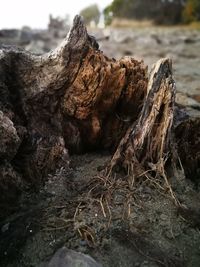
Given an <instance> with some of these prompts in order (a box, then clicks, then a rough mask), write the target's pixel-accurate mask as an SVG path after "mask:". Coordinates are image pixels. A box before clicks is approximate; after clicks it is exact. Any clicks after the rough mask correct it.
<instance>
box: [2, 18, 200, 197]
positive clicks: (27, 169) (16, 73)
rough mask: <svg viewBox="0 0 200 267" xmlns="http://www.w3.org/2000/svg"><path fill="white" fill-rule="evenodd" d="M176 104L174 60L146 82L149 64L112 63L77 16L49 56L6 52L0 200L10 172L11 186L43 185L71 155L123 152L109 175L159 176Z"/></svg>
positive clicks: (164, 63) (159, 65) (161, 63)
mask: <svg viewBox="0 0 200 267" xmlns="http://www.w3.org/2000/svg"><path fill="white" fill-rule="evenodd" d="M174 103H175V84H174V80H173V78H172V68H171V62H170V61H169V60H168V59H162V60H160V61H158V62H157V63H156V64H155V67H154V68H153V69H152V71H151V74H150V78H149V81H148V76H147V67H146V66H145V65H144V64H143V62H139V61H137V60H135V59H133V58H130V57H125V58H122V59H120V60H118V61H116V60H115V59H110V58H108V57H106V56H105V55H104V54H103V52H102V51H100V50H99V47H98V44H97V42H96V41H95V39H94V37H92V36H90V35H88V33H87V30H86V28H85V26H84V24H83V21H82V19H81V17H79V16H76V17H75V19H74V23H73V27H72V29H71V31H70V32H69V34H68V37H67V38H66V39H65V40H64V41H63V42H62V43H61V45H60V46H59V47H58V48H57V49H55V50H54V51H52V52H50V53H48V54H45V55H42V56H36V55H32V54H30V53H28V52H26V51H24V50H20V49H16V48H11V47H1V49H0V123H1V125H0V142H1V147H0V194H1V195H3V194H4V195H5V187H6V182H5V177H7V176H6V175H5V173H6V171H7V175H8V173H9V177H12V178H9V183H10V182H11V181H15V180H18V181H19V182H18V183H16V184H20V185H21V181H24V180H25V181H26V182H31V183H32V184H37V183H38V182H39V181H41V180H42V179H43V177H46V176H47V174H48V173H49V172H52V171H55V170H56V169H57V168H59V167H67V166H68V163H69V154H68V153H77V152H78V153H80V152H86V151H90V150H95V149H111V150H114V149H116V147H117V146H118V147H117V150H116V152H115V153H114V156H113V158H112V160H111V164H110V170H113V168H114V166H116V165H117V166H120V167H123V168H125V169H126V170H127V171H130V170H131V171H132V173H133V174H139V175H140V174H141V171H145V170H147V169H148V168H151V169H153V168H156V169H157V170H158V171H159V172H160V173H161V172H162V170H163V169H164V165H165V161H166V160H167V158H168V157H169V156H170V153H172V150H171V141H172V134H171V129H172V123H173V114H174ZM184 125H186V124H184ZM191 127H193V126H192V125H191ZM183 128H184V129H186V131H187V132H188V131H190V127H189V128H185V126H183ZM197 128H198V129H199V124H198V125H197ZM195 129H196V128H195ZM176 136H179V137H180V138H181V134H177V135H176ZM120 140H121V141H120ZM181 153H182V152H181ZM159 168H160V169H159ZM138 170H139V171H138ZM19 177H20V178H19ZM2 181H3V182H2ZM13 183H15V182H13Z"/></svg>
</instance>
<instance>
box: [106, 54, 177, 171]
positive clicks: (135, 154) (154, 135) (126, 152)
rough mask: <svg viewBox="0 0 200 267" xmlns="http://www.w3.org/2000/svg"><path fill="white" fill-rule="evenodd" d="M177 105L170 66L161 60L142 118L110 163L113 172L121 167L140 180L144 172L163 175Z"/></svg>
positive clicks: (149, 87)
mask: <svg viewBox="0 0 200 267" xmlns="http://www.w3.org/2000/svg"><path fill="white" fill-rule="evenodd" d="M174 103H175V82H174V80H173V78H172V68H171V62H170V60H168V59H161V60H160V61H158V62H157V64H156V65H155V66H154V67H153V69H152V71H151V74H150V78H149V83H148V95H147V98H146V100H145V102H144V105H143V108H142V111H141V113H140V115H139V118H138V120H137V121H136V122H134V123H133V124H132V125H131V126H130V128H129V129H128V131H127V133H126V135H125V137H124V138H123V139H122V140H121V142H120V144H119V147H118V148H117V150H116V152H115V154H114V156H113V158H112V160H111V166H110V168H111V169H113V167H114V166H116V165H119V164H120V165H122V166H123V167H124V168H125V169H126V170H127V172H128V173H130V174H131V175H133V174H135V175H139V176H140V175H141V174H142V173H143V172H144V170H145V169H146V170H147V169H152V170H154V171H155V170H158V171H159V172H160V174H162V171H163V168H164V163H165V161H166V160H167V158H168V157H169V153H170V141H171V140H170V139H171V127H172V122H173V114H174Z"/></svg>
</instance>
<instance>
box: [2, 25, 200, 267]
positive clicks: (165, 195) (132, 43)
mask: <svg viewBox="0 0 200 267" xmlns="http://www.w3.org/2000/svg"><path fill="white" fill-rule="evenodd" d="M152 31H153V32H152ZM154 31H155V30H151V32H150V31H149V30H143V29H142V30H140V31H139V30H138V31H136V30H134V33H132V34H130V32H129V31H128V30H126V31H125V30H123V31H122V32H120V30H118V29H115V30H113V32H112V34H111V35H110V36H111V38H110V40H109V41H102V42H101V49H102V50H103V51H104V53H105V54H107V55H108V56H111V57H116V58H118V57H121V56H123V55H131V56H134V57H136V58H144V59H145V63H147V64H152V63H153V62H155V61H156V60H157V59H158V58H160V57H164V56H170V55H171V57H172V58H173V61H174V68H175V79H176V80H177V87H178V96H177V101H178V102H179V101H180V103H181V104H184V105H185V106H187V107H188V109H190V112H191V113H192V114H194V116H200V112H199V110H200V104H199V102H198V101H195V99H194V98H193V95H195V96H196V95H200V87H199V84H200V83H199V71H200V58H199V53H200V45H199V43H200V38H199V32H196V31H187V32H185V31H181V30H177V29H173V30H168V29H166V30H165V31H164V30H156V32H154ZM101 34H102V33H101ZM116 34H118V36H120V38H121V40H120V42H119V38H118V39H117V38H115V36H116ZM124 35H125V37H124ZM131 36H132V37H131ZM122 37H123V38H124V41H123V40H122ZM130 37H131V38H130ZM126 38H129V39H126ZM181 97H182V98H181ZM196 99H198V98H196ZM184 101H185V102H184ZM193 101H195V102H193ZM109 159H110V154H109V153H106V152H104V153H103V152H101V151H100V152H96V153H89V154H84V155H73V156H71V163H70V168H65V166H63V167H62V168H61V169H59V170H57V172H56V174H55V175H49V176H48V177H47V179H46V182H45V184H44V185H43V186H41V187H39V188H34V189H29V190H28V191H26V193H24V195H23V197H22V199H21V201H20V204H18V203H17V205H16V207H14V212H12V215H10V216H9V217H7V218H6V219H4V220H1V222H0V266H2V267H36V266H40V264H42V263H44V262H47V261H48V260H49V259H50V258H51V257H52V255H53V254H54V253H55V252H56V250H57V249H59V248H60V247H62V246H66V247H67V248H71V249H74V250H76V251H80V252H83V253H86V254H89V255H91V256H92V257H94V258H95V259H96V260H97V261H99V262H100V263H102V265H103V266H104V267H122V266H123V267H132V266H140V267H156V266H169V267H171V266H181V267H182V266H187V267H197V266H199V262H200V208H199V203H200V187H199V185H198V183H199V181H196V183H192V182H191V180H187V179H185V178H184V174H183V172H182V170H181V166H180V170H178V171H177V173H176V174H173V175H172V174H171V175H169V182H170V184H171V185H172V189H173V192H174V194H175V197H176V199H177V200H178V201H179V202H180V203H181V205H182V208H178V207H177V205H176V203H175V201H174V198H173V196H172V195H171V194H170V192H169V191H168V190H167V189H166V185H165V184H164V181H162V180H155V181H152V180H148V179H146V180H144V179H143V180H141V181H133V180H131V179H130V178H128V177H124V175H123V174H121V173H117V175H116V177H114V178H112V179H111V178H108V177H105V176H104V175H103V173H101V170H102V169H103V167H104V166H105V165H106V162H107V161H108V160H109ZM169 173H173V172H172V171H171V170H169ZM12 208H13V207H12ZM0 218H1V216H0Z"/></svg>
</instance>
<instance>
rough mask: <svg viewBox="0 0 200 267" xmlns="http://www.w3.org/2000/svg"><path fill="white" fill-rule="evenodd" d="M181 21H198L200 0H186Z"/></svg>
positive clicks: (199, 19)
mask: <svg viewBox="0 0 200 267" xmlns="http://www.w3.org/2000/svg"><path fill="white" fill-rule="evenodd" d="M183 21H184V22H186V23H189V22H192V21H200V0H187V2H186V5H185V8H184V10H183Z"/></svg>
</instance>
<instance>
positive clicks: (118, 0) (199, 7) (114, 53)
mask: <svg viewBox="0 0 200 267" xmlns="http://www.w3.org/2000/svg"><path fill="white" fill-rule="evenodd" d="M76 14H81V15H82V16H83V17H84V21H85V23H86V24H87V27H88V32H89V33H90V34H91V35H93V36H95V37H96V39H97V41H98V42H99V44H100V49H101V50H103V51H104V54H106V55H107V56H109V57H114V58H117V59H118V58H121V57H123V56H132V57H134V58H136V59H138V60H141V59H143V60H144V62H145V64H147V65H152V64H153V63H154V62H156V60H158V59H159V58H161V57H170V58H172V60H173V66H174V75H175V79H176V81H177V90H178V94H177V102H178V103H180V104H183V105H185V106H187V107H188V109H190V111H191V112H193V113H194V115H195V116H199V114H200V56H199V55H200V0H113V1H111V0H101V1H100V0H84V1H79V0H73V1H66V0H56V1H55V0H51V1H47V0H42V1H39V0H34V1H33V0H32V1H31V0H30V1H25V0H16V1H12V3H11V2H10V1H7V2H6V1H4V2H3V3H2V4H1V10H0V45H17V46H21V47H23V48H25V49H26V50H28V51H31V52H34V53H36V54H43V53H46V52H48V51H50V50H51V49H53V48H55V47H56V46H57V45H58V44H59V43H60V42H61V41H62V39H63V38H65V37H66V35H67V32H68V31H69V29H70V25H71V24H72V21H73V17H74V16H75V15H76Z"/></svg>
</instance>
